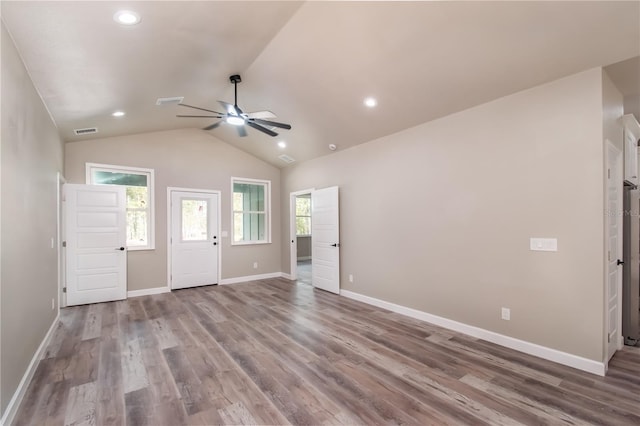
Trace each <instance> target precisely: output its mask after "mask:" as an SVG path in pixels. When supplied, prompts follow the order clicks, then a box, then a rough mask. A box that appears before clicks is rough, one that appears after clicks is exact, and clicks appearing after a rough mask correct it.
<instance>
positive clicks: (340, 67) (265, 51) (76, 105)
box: [1, 1, 640, 167]
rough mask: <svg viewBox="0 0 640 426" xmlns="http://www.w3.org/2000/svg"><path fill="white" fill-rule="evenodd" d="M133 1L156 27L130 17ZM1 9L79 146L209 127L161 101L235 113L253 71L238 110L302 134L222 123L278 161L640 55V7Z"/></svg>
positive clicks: (228, 132) (29, 5)
mask: <svg viewBox="0 0 640 426" xmlns="http://www.w3.org/2000/svg"><path fill="white" fill-rule="evenodd" d="M121 9H128V10H133V11H135V12H136V13H138V14H139V15H140V17H141V22H140V23H139V24H137V25H134V26H129V27H126V26H122V25H120V24H117V23H116V22H115V21H114V19H113V16H114V14H115V13H116V12H117V11H119V10H121ZM1 15H2V20H3V21H4V22H5V25H6V27H7V29H8V31H9V32H10V34H11V36H12V37H13V39H14V42H15V44H16V46H17V48H18V50H19V52H20V54H21V55H22V58H23V60H24V62H25V65H26V67H27V69H28V71H29V73H30V75H31V77H32V79H33V81H34V84H35V86H36V88H37V89H38V91H39V92H40V94H41V96H42V99H43V101H44V102H45V104H46V106H47V108H48V109H49V111H50V112H51V115H52V117H53V118H54V120H55V122H56V124H57V126H58V128H59V131H60V134H61V136H62V138H63V139H64V140H65V141H66V142H75V141H81V140H83V139H87V138H96V137H100V138H106V137H110V136H118V135H124V134H134V133H142V132H150V131H158V130H166V129H176V128H184V127H205V126H207V125H209V124H211V123H212V122H213V121H215V120H214V119H194V118H176V117H175V115H176V114H185V113H186V114H189V113H193V112H195V111H189V110H187V109H186V108H183V107H180V106H178V105H175V104H169V105H164V106H157V105H156V100H157V98H160V97H174V96H183V97H184V101H183V102H184V103H187V104H191V105H197V106H201V107H204V108H207V109H213V110H220V106H219V105H218V103H217V100H224V101H227V102H232V101H233V87H232V85H231V84H230V83H229V76H230V75H231V74H241V75H242V79H243V82H242V83H240V84H239V86H238V92H239V99H238V104H239V105H240V106H241V107H242V108H243V109H244V110H245V111H255V110H265V109H266V110H270V111H273V112H274V113H275V114H277V116H278V118H277V119H276V121H282V122H286V123H291V125H292V126H293V128H292V130H289V131H287V130H282V131H279V133H280V135H279V137H276V138H271V137H269V136H267V135H264V134H262V133H259V132H256V131H254V130H252V129H249V135H248V136H247V137H244V138H240V137H238V135H237V134H236V132H235V129H233V128H232V126H231V125H226V124H225V125H222V126H220V127H218V128H217V129H214V130H212V131H210V132H209V133H210V134H211V135H212V136H214V137H216V138H219V139H222V140H224V141H225V142H227V143H229V144H232V145H233V146H236V147H238V148H240V149H242V150H245V151H247V152H250V153H252V154H254V155H256V156H258V157H260V158H262V159H264V160H265V161H268V162H270V163H272V164H274V165H276V166H278V167H283V166H286V164H285V163H284V162H282V161H281V160H279V159H278V156H279V155H281V154H287V155H289V156H291V157H293V158H295V159H296V160H297V161H303V160H307V159H310V158H314V157H317V156H321V155H327V154H329V153H331V151H330V150H329V149H328V145H329V144H335V145H337V147H338V150H341V149H346V148H348V147H351V146H354V145H357V144H360V143H364V142H367V141H370V140H373V139H376V138H379V137H382V136H385V135H388V134H391V133H394V132H397V131H399V130H402V129H405V128H408V127H411V126H414V125H417V124H420V123H423V122H426V121H429V120H433V119H435V118H438V117H442V116H445V115H448V114H451V113H454V112H457V111H460V110H463V109H466V108H469V107H472V106H474V105H478V104H481V103H484V102H487V101H490V100H492V99H496V98H498V97H501V96H504V95H507V94H510V93H513V92H515V91H519V90H523V89H526V88H529V87H533V86H535V85H538V84H541V83H544V82H547V81H551V80H554V79H557V78H560V77H563V76H566V75H570V74H573V73H576V72H579V71H582V70H586V69H589V68H592V67H597V66H605V65H610V64H614V63H618V62H620V61H625V60H629V59H631V58H634V57H637V56H639V55H640V2H626V1H622V2H614V1H596V2H594V1H586V2H579V1H568V2H555V1H540V2H483V1H474V2H383V1H378V2H325V1H311V2H295V1H282V2H277V1H255V2H248V1H229V2H221V1H215V2H214V1H209V2H207V1H194V2H192V1H176V2H169V1H158V2H149V1H145V2H122V1H113V2H109V1H104V2H89V1H83V2H73V1H69V2H57V1H44V2H35V1H2V2H1ZM632 62H633V60H631V61H630V63H632ZM632 65H633V64H632ZM627 67H628V65H627ZM623 68H624V67H623ZM619 73H620V74H621V75H626V78H627V80H628V79H629V78H631V80H633V78H634V77H635V76H634V74H633V71H631V74H629V72H628V71H625V70H624V69H623V70H622V71H619ZM629 76H631V77H629ZM631 86H633V84H632V85H631ZM367 96H373V97H375V98H376V99H377V101H378V105H377V106H376V107H374V108H367V107H366V106H364V105H363V100H364V98H365V97H367ZM116 110H121V111H124V112H125V113H126V115H125V116H124V117H120V118H116V117H113V116H112V115H111V114H112V113H113V112H114V111H116ZM87 127H97V128H98V129H99V133H97V134H95V135H89V136H77V135H75V134H74V132H73V129H78V128H87ZM279 141H285V142H286V144H287V146H286V148H280V147H278V146H277V142H279ZM105 143H108V141H107V140H105Z"/></svg>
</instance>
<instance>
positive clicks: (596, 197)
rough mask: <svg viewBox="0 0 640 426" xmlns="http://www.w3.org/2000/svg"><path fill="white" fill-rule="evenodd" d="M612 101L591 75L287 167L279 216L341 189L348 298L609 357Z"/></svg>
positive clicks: (595, 72)
mask: <svg viewBox="0 0 640 426" xmlns="http://www.w3.org/2000/svg"><path fill="white" fill-rule="evenodd" d="M602 96H603V92H602V71H601V69H592V70H589V71H586V72H582V73H580V74H576V75H573V76H569V77H566V78H563V79H560V80H557V81H554V82H551V83H548V84H545V85H542V86H538V87H534V88H532V89H529V90H525V91H522V92H519V93H516V94H513V95H510V96H506V97H504V98H501V99H498V100H495V101H493V102H489V103H487V104H484V105H480V106H478V107H475V108H472V109H469V110H466V111H462V112H460V113H456V114H453V115H450V116H448V117H444V118H442V119H438V120H435V121H432V122H428V123H425V124H423V125H420V126H417V127H414V128H410V129H407V130H405V131H402V132H400V133H397V134H394V135H390V136H387V137H384V138H381V139H378V140H375V141H372V142H369V143H366V144H363V145H359V146H357V147H354V148H351V149H348V150H345V151H342V152H336V153H334V154H331V155H329V156H326V157H321V158H317V159H315V160H311V161H308V162H304V163H301V164H298V165H295V166H292V167H289V168H287V169H284V170H283V174H282V193H283V194H285V197H283V206H282V211H288V208H289V207H288V203H289V202H288V198H287V197H286V194H288V193H289V192H292V191H297V190H302V189H304V188H310V187H315V188H322V187H326V186H331V185H339V186H340V191H341V193H340V203H341V205H340V209H341V213H340V220H341V222H340V230H341V231H340V232H341V236H340V243H341V286H342V288H343V289H346V290H350V291H353V292H356V293H360V294H363V295H366V296H370V297H374V298H377V299H382V300H385V301H388V302H392V303H396V304H399V305H403V306H406V307H410V308H414V309H417V310H420V311H424V312H428V313H431V314H435V315H438V316H441V317H444V318H448V319H451V320H455V321H459V322H462V323H465V324H468V325H472V326H476V327H480V328H482V329H485V330H490V331H493V332H496V333H500V334H503V335H506V336H511V337H514V338H518V339H522V340H525V341H528V342H532V343H536V344H539V345H542V346H545V347H548V348H553V349H557V350H560V351H563V352H567V353H570V354H574V355H577V356H581V357H585V358H588V359H591V360H595V361H602V360H603V339H602V333H603V327H604V325H603V259H604V257H603V256H604V249H603V140H602V135H603V112H602V106H603V101H602ZM434 102H437V99H434ZM282 229H283V230H285V231H284V232H285V233H286V232H288V229H289V218H288V217H287V215H285V216H283V223H282ZM530 237H555V238H558V245H559V250H558V252H556V253H546V252H532V251H530V250H529V238H530ZM289 265H290V262H289V250H288V247H283V251H282V269H283V271H285V272H288V271H289ZM349 274H353V275H354V282H353V283H349V282H348V280H347V279H346V277H347V276H348V275H349ZM501 307H509V308H510V309H511V321H503V320H501V319H500V310H501Z"/></svg>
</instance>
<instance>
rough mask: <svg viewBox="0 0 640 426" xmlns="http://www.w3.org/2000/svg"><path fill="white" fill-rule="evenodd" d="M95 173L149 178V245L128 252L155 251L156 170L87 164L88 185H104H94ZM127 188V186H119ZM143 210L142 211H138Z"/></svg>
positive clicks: (129, 247) (136, 247) (128, 247)
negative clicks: (101, 172)
mask: <svg viewBox="0 0 640 426" xmlns="http://www.w3.org/2000/svg"><path fill="white" fill-rule="evenodd" d="M93 171H104V172H111V173H124V174H137V175H145V176H147V194H148V196H149V199H148V208H147V211H148V214H149V217H148V222H147V237H148V241H147V245H144V246H127V251H142V250H155V248H156V238H155V237H156V227H155V217H156V213H155V210H156V209H155V202H154V191H155V179H154V170H153V169H147V168H143V167H130V166H117V165H114V164H100V163H86V164H85V179H86V182H87V185H102V184H94V183H93V173H92V172H93ZM117 186H126V185H117ZM136 210H141V209H136Z"/></svg>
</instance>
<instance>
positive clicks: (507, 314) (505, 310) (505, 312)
mask: <svg viewBox="0 0 640 426" xmlns="http://www.w3.org/2000/svg"><path fill="white" fill-rule="evenodd" d="M502 319H503V320H505V321H509V320H511V309H509V308H502Z"/></svg>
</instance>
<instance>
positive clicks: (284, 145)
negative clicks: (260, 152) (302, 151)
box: [278, 141, 287, 148]
mask: <svg viewBox="0 0 640 426" xmlns="http://www.w3.org/2000/svg"><path fill="white" fill-rule="evenodd" d="M278 146H279V147H280V148H286V147H287V143H286V142H285V141H280V142H278Z"/></svg>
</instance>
